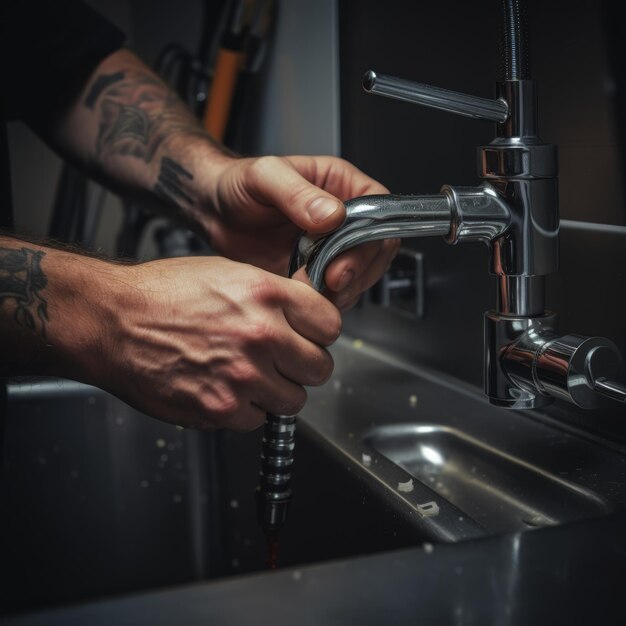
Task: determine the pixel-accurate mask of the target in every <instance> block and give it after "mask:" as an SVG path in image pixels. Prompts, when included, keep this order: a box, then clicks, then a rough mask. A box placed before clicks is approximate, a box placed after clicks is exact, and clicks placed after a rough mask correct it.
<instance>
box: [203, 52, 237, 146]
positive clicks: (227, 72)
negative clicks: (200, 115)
mask: <svg viewBox="0 0 626 626" xmlns="http://www.w3.org/2000/svg"><path fill="white" fill-rule="evenodd" d="M243 58H244V55H243V52H241V51H239V50H228V49H227V48H220V50H219V52H218V54H217V60H216V62H215V72H214V74H213V82H212V84H211V92H210V94H209V101H208V102H207V105H206V108H205V110H204V119H203V123H204V128H205V129H206V130H207V131H208V132H209V133H210V134H211V135H213V137H215V139H217V140H218V141H222V139H223V138H224V133H225V132H226V125H227V124H228V116H229V113H230V106H231V103H232V99H233V94H234V92H235V86H236V84H237V76H238V75H239V70H240V69H241V66H242V63H243Z"/></svg>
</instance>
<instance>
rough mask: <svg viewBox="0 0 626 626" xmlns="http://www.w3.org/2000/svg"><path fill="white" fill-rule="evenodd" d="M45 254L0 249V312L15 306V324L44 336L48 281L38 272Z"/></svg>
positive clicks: (25, 249) (41, 271)
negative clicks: (45, 294) (0, 309)
mask: <svg viewBox="0 0 626 626" xmlns="http://www.w3.org/2000/svg"><path fill="white" fill-rule="evenodd" d="M44 256H45V252H41V251H40V250H31V249H30V248H19V249H18V248H3V247H0V308H2V307H4V306H5V304H7V305H8V306H11V305H14V306H15V311H14V313H13V319H14V320H15V322H16V323H17V324H18V325H20V326H24V327H26V328H29V329H31V330H33V331H39V332H41V334H42V336H44V337H45V335H46V323H47V322H48V320H49V318H48V303H47V302H46V300H45V298H44V297H43V295H42V292H43V290H44V289H45V288H46V286H47V284H48V279H47V278H46V275H45V274H44V272H43V270H42V269H41V260H42V259H43V257H44Z"/></svg>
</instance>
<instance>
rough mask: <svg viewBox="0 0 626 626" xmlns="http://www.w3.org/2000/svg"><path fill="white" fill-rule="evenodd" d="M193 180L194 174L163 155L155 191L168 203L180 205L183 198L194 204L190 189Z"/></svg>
mask: <svg viewBox="0 0 626 626" xmlns="http://www.w3.org/2000/svg"><path fill="white" fill-rule="evenodd" d="M191 180H193V176H192V175H191V174H190V173H189V172H188V171H187V170H186V169H185V168H184V167H182V166H181V165H180V164H179V163H176V161H174V160H173V159H170V158H169V157H163V158H162V159H161V171H160V173H159V179H158V181H157V184H156V185H155V186H154V191H155V192H156V194H157V195H158V196H159V197H160V198H161V200H163V201H164V202H165V203H166V204H170V205H172V204H173V205H174V206H179V204H180V202H181V200H182V201H184V202H187V203H188V204H192V203H193V200H194V199H193V197H192V196H191V195H190V194H191V191H190V190H189V189H188V186H189V181H191Z"/></svg>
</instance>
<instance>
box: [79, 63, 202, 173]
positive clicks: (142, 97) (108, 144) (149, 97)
mask: <svg viewBox="0 0 626 626" xmlns="http://www.w3.org/2000/svg"><path fill="white" fill-rule="evenodd" d="M84 105H85V106H86V107H87V108H89V109H92V110H94V111H96V112H97V114H98V117H99V128H98V138H97V142H96V156H97V157H100V158H102V157H105V156H110V155H129V156H133V157H136V158H138V159H141V160H143V161H144V162H145V163H150V162H151V161H152V159H153V158H154V156H155V154H156V153H157V151H158V149H159V148H160V147H161V145H162V144H163V142H164V141H165V140H166V139H167V138H168V137H169V136H170V135H171V134H172V133H184V134H185V135H199V136H202V137H204V138H205V139H206V140H208V141H211V139H210V137H209V136H208V135H207V133H206V132H205V131H204V130H203V129H202V127H201V126H200V125H199V123H198V122H197V120H196V119H195V117H194V116H193V114H192V113H191V112H190V111H188V109H187V108H186V107H185V105H184V104H183V103H182V102H181V101H180V100H179V99H178V97H177V96H176V95H175V94H174V93H173V92H172V91H171V90H169V89H168V87H167V86H166V85H165V84H164V83H163V82H161V81H160V80H159V79H158V78H156V77H154V76H151V75H150V74H147V73H144V72H141V71H138V70H124V71H119V72H116V73H114V74H101V75H100V76H98V78H96V80H95V81H94V83H93V85H92V87H91V88H90V90H89V92H88V94H87V97H86V98H85V101H84Z"/></svg>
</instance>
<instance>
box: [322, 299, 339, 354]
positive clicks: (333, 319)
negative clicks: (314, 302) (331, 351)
mask: <svg viewBox="0 0 626 626" xmlns="http://www.w3.org/2000/svg"><path fill="white" fill-rule="evenodd" d="M329 304H330V303H329ZM342 326H343V320H342V319H341V313H340V311H339V309H338V308H337V307H336V306H334V305H333V306H331V307H329V309H328V316H327V319H326V321H325V324H324V325H323V327H322V328H323V330H324V332H325V339H326V345H330V344H332V343H334V342H335V341H336V340H337V338H338V337H339V335H340V334H341V328H342Z"/></svg>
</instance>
